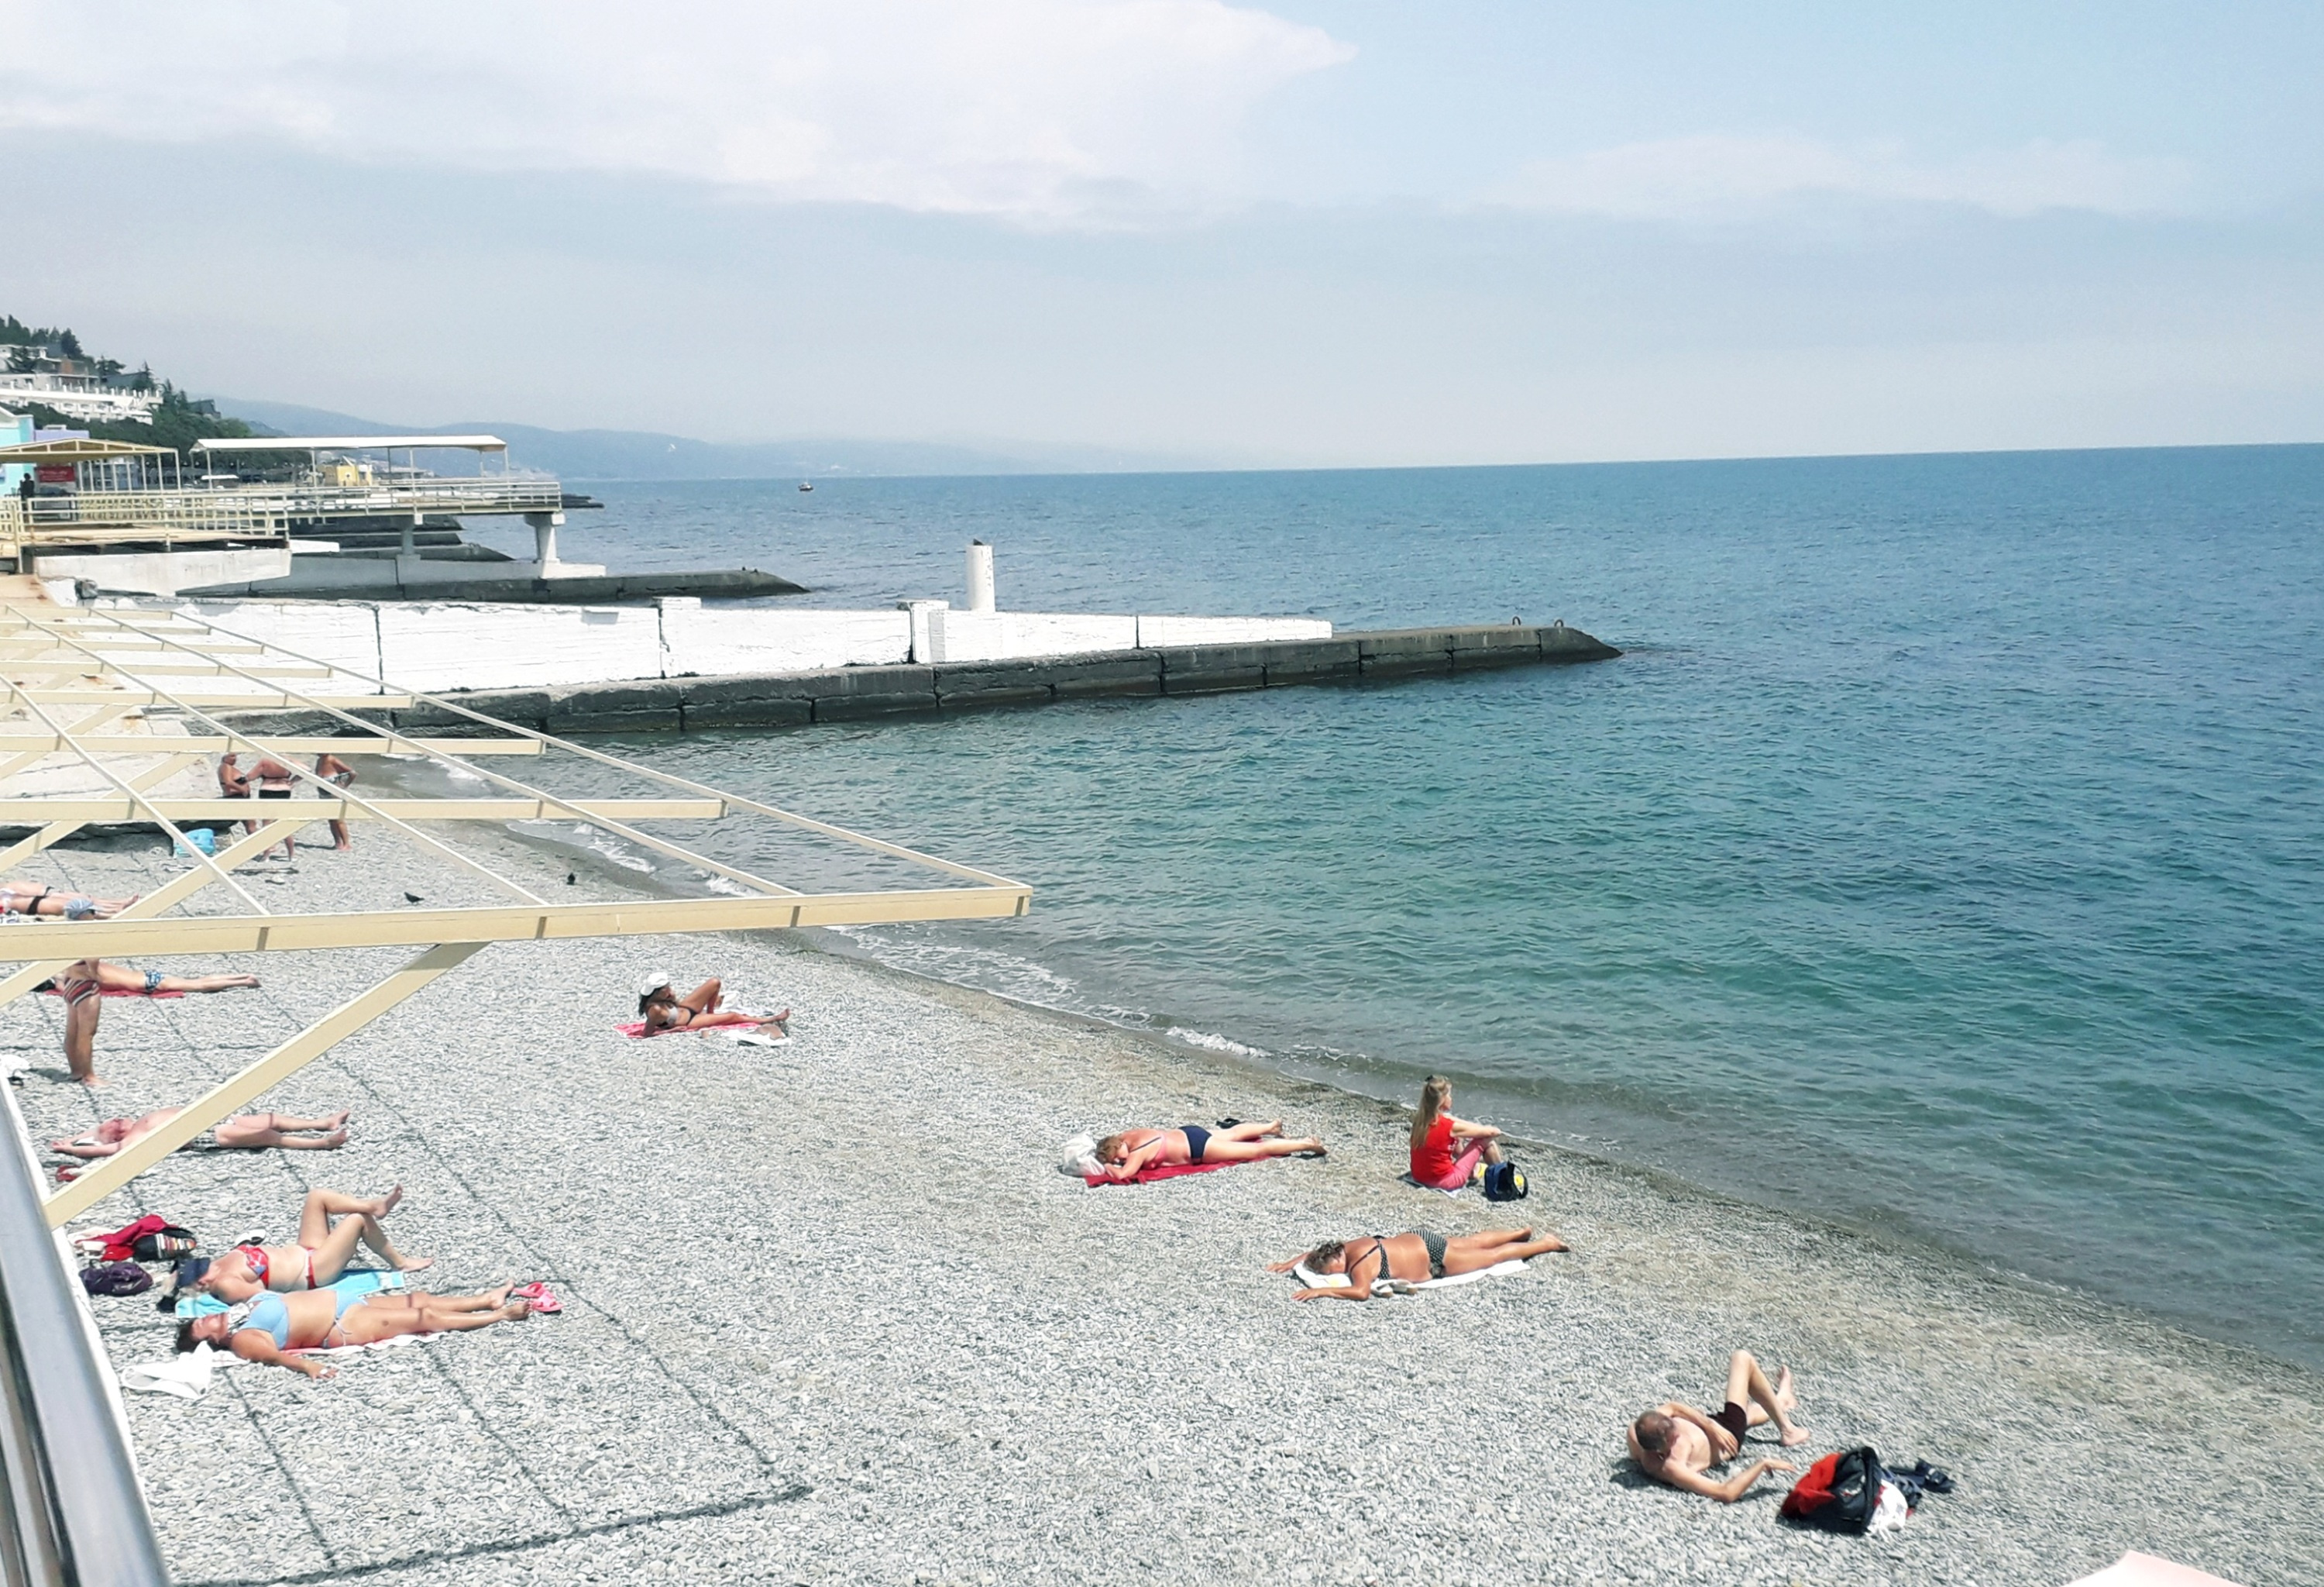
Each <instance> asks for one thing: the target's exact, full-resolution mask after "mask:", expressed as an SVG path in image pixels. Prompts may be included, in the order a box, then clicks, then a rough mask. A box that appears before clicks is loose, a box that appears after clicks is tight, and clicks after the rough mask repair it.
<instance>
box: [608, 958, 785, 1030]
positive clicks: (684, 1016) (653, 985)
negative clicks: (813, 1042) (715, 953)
mask: <svg viewBox="0 0 2324 1587" xmlns="http://www.w3.org/2000/svg"><path fill="white" fill-rule="evenodd" d="M722 995H724V993H723V989H722V988H721V987H720V986H719V984H718V983H717V982H716V981H715V980H713V981H705V982H704V983H702V984H701V985H699V986H697V987H696V988H695V989H694V990H693V991H692V992H687V994H686V995H685V996H684V997H680V996H678V993H677V992H674V991H672V990H671V989H670V983H669V973H667V972H666V971H661V970H656V971H654V972H653V973H651V974H648V975H641V976H640V977H638V1012H639V1013H641V1014H642V1015H644V1016H645V1021H646V1034H647V1035H649V1036H650V1035H652V1034H654V1033H655V1032H656V1031H661V1030H710V1029H716V1028H717V1027H718V1026H721V1025H767V1024H774V1025H779V1024H781V1023H782V1022H783V1021H784V1020H788V1019H789V1018H790V1015H791V1011H790V1010H788V1009H785V1010H783V1011H782V1012H781V1013H779V1014H777V1015H774V1016H773V1017H772V1018H771V1019H770V1018H769V1017H768V1016H766V1015H763V1014H745V1013H742V1012H741V1011H740V1010H733V1009H721V1008H720V1007H719V1006H718V1000H719V998H720V997H721V996H722Z"/></svg>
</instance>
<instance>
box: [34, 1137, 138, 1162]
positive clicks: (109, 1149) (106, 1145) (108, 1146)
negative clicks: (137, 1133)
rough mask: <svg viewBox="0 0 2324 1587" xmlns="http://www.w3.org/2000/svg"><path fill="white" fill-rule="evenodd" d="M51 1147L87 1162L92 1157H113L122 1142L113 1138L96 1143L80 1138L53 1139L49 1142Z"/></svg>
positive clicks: (52, 1149) (67, 1155) (53, 1149)
mask: <svg viewBox="0 0 2324 1587" xmlns="http://www.w3.org/2000/svg"><path fill="white" fill-rule="evenodd" d="M49 1149H50V1150H51V1151H53V1152H61V1153H63V1154H64V1155H65V1156H66V1157H69V1158H81V1159H82V1160H83V1161H84V1162H86V1161H88V1159H90V1158H109V1157H111V1156H112V1155H113V1154H114V1153H115V1152H117V1151H119V1150H120V1149H121V1143H120V1142H118V1141H113V1140H100V1141H97V1142H95V1143H94V1144H91V1143H89V1142H87V1141H79V1140H52V1141H51V1142H49Z"/></svg>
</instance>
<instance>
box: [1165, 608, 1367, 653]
mask: <svg viewBox="0 0 2324 1587" xmlns="http://www.w3.org/2000/svg"><path fill="white" fill-rule="evenodd" d="M1331 637H1332V625H1331V624H1330V623H1326V622H1324V621H1323V619H1322V618H1320V617H1148V616H1143V615H1141V616H1140V617H1139V619H1138V648H1139V650H1160V649H1161V648H1162V647H1164V646H1165V645H1253V644H1259V643H1260V642H1262V641H1267V640H1303V639H1330V638H1331Z"/></svg>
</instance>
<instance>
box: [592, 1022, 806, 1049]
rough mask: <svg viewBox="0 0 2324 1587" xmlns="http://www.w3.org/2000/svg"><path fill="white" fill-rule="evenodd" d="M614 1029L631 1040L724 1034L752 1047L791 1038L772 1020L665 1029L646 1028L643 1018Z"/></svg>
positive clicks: (781, 1041)
mask: <svg viewBox="0 0 2324 1587" xmlns="http://www.w3.org/2000/svg"><path fill="white" fill-rule="evenodd" d="M769 1025H773V1026H774V1027H775V1034H774V1035H772V1036H769V1035H768V1034H767V1033H766V1030H765V1029H764V1028H765V1027H767V1026H769ZM613 1029H616V1030H618V1031H620V1032H621V1033H622V1035H623V1036H626V1037H628V1038H630V1039H631V1040H632V1041H650V1040H651V1039H652V1038H655V1037H657V1036H724V1037H725V1038H727V1039H728V1040H730V1041H740V1042H745V1043H747V1044H748V1045H750V1046H752V1047H780V1046H782V1045H783V1043H785V1042H787V1041H788V1040H789V1039H790V1038H791V1033H790V1032H789V1031H788V1030H786V1029H783V1028H782V1027H781V1026H780V1025H779V1024H776V1022H775V1021H774V1020H769V1019H761V1020H752V1022H751V1023H750V1024H748V1025H707V1026H704V1027H702V1028H701V1029H693V1028H691V1027H689V1026H685V1025H673V1026H671V1027H669V1029H665V1030H648V1029H646V1022H645V1021H644V1020H637V1021H635V1022H634V1023H632V1024H628V1025H616V1026H614V1027H613Z"/></svg>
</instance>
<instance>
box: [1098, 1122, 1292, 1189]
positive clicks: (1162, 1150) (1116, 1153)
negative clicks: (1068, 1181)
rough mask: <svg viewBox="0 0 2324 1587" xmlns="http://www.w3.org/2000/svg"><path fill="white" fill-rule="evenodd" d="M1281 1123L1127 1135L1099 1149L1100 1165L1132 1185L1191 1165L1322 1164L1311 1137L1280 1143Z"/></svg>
mask: <svg viewBox="0 0 2324 1587" xmlns="http://www.w3.org/2000/svg"><path fill="white" fill-rule="evenodd" d="M1282 1134H1283V1121H1282V1120H1280V1119H1276V1120H1272V1121H1269V1122H1268V1123H1265V1124H1231V1125H1228V1126H1225V1127H1224V1128H1222V1129H1218V1130H1205V1129H1203V1127H1202V1126H1201V1125H1200V1124H1181V1125H1179V1126H1178V1128H1176V1130H1122V1131H1121V1132H1120V1134H1118V1135H1109V1136H1107V1137H1106V1138H1105V1139H1104V1140H1101V1141H1099V1142H1098V1143H1097V1160H1098V1161H1099V1162H1100V1163H1102V1164H1103V1165H1104V1172H1105V1176H1106V1177H1107V1178H1109V1179H1120V1180H1130V1179H1135V1178H1137V1177H1138V1176H1139V1174H1141V1173H1143V1172H1144V1171H1145V1170H1147V1169H1148V1168H1170V1167H1179V1166H1181V1165H1184V1164H1192V1163H1250V1162H1256V1161H1258V1160H1259V1158H1320V1157H1322V1156H1323V1142H1322V1141H1320V1140H1314V1139H1313V1138H1310V1137H1302V1138H1300V1139H1299V1140H1281V1139H1271V1138H1279V1137H1281V1136H1282Z"/></svg>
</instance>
